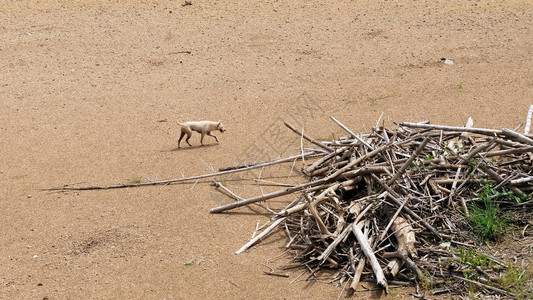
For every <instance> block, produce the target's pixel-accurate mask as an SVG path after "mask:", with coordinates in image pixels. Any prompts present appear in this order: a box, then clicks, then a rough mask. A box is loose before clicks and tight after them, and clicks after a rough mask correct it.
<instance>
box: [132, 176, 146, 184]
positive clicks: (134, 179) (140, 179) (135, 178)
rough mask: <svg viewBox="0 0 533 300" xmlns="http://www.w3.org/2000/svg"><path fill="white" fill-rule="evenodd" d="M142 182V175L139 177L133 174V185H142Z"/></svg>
mask: <svg viewBox="0 0 533 300" xmlns="http://www.w3.org/2000/svg"><path fill="white" fill-rule="evenodd" d="M142 180H143V177H142V175H139V174H133V175H132V176H131V182H133V183H141V181H142Z"/></svg>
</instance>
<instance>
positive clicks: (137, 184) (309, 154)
mask: <svg viewBox="0 0 533 300" xmlns="http://www.w3.org/2000/svg"><path fill="white" fill-rule="evenodd" d="M314 155H317V153H315V152H307V153H304V155H303V156H305V157H307V156H314ZM301 158H302V154H298V155H294V156H290V157H287V158H282V159H278V160H273V161H268V162H263V163H258V164H254V165H251V166H246V167H242V168H238V169H231V170H226V171H220V172H214V173H211V174H203V175H198V176H191V177H181V178H175V179H168V180H157V181H150V182H144V183H132V184H118V185H108V186H87V187H68V186H64V187H60V188H50V189H43V191H87V190H110V189H122V188H131V187H141V186H151V185H166V184H171V183H176V182H182V181H190V180H197V179H204V178H210V177H216V176H220V175H226V174H232V173H237V172H243V171H248V170H252V169H257V168H262V167H265V166H270V165H275V164H279V163H284V162H289V161H293V160H298V159H301Z"/></svg>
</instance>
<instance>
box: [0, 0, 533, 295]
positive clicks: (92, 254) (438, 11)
mask: <svg viewBox="0 0 533 300" xmlns="http://www.w3.org/2000/svg"><path fill="white" fill-rule="evenodd" d="M151 2H152V1H88V0H68V1H67V0H56V1H52V0H43V1H37V0H36V1H10V0H1V1H0V67H1V72H0V97H1V101H0V112H1V113H0V138H1V141H2V150H1V152H0V153H1V156H0V182H1V184H0V207H1V209H0V218H1V219H2V226H1V229H0V298H2V299H44V298H48V299H86V298H100V299H102V298H107V299H110V298H115V299H180V298H196V299H209V298H212V299H215V298H216V299H222V298H224V299H226V298H232V299H245V298H246V299H267V298H268V299H277V298H284V299H298V298H304V297H305V298H312V299H322V298H323V299H335V298H336V297H337V296H339V294H340V291H341V289H340V288H338V287H335V286H334V285H330V284H325V283H322V282H316V283H310V282H305V281H300V282H296V283H293V284H289V283H290V282H291V281H292V280H294V279H295V278H296V276H297V275H298V274H299V270H295V271H291V272H290V278H288V279H287V278H277V277H272V276H265V275H263V271H268V268H267V267H265V266H264V265H262V263H265V264H269V265H271V266H274V267H279V266H281V265H283V264H284V263H286V262H287V261H285V260H284V258H283V257H282V258H277V257H278V256H280V254H282V253H283V248H282V246H283V245H284V243H285V242H286V240H285V236H284V235H283V234H282V233H276V234H274V235H272V236H271V237H270V238H269V239H267V240H266V241H265V242H263V243H261V244H260V245H259V246H256V247H254V248H253V249H252V250H251V251H249V252H248V253H245V254H241V255H238V256H236V255H234V254H233V253H234V251H235V250H237V249H238V248H240V247H241V246H242V245H243V244H244V243H246V242H247V241H248V239H249V237H250V236H251V234H252V233H253V231H254V228H255V226H256V223H257V222H258V221H260V222H261V223H264V222H265V221H266V220H267V217H266V216H264V215H260V214H257V213H256V212H255V211H252V210H251V209H249V208H243V209H239V210H236V211H234V212H231V213H226V214H218V215H210V214H209V213H208V210H209V208H211V207H214V206H218V205H220V204H223V203H227V202H229V201H230V200H229V199H228V198H225V197H224V196H222V195H220V194H218V193H217V192H215V191H214V190H213V187H211V186H209V184H208V181H207V182H199V183H198V184H196V185H193V184H180V185H169V186H157V187H147V188H134V189H121V190H110V191H86V192H65V193H50V192H43V191H41V189H44V188H50V187H59V186H63V185H65V184H77V185H80V186H84V185H107V184H116V183H127V182H130V181H131V180H133V179H135V178H137V177H139V176H143V177H144V179H143V180H153V179H166V178H176V177H181V176H182V173H181V172H183V174H185V175H186V176H189V175H195V174H202V173H210V172H212V168H214V169H217V168H219V167H225V166H231V165H234V164H236V163H242V162H244V161H250V160H254V159H259V160H267V159H270V158H272V157H277V156H287V155H290V154H293V153H297V151H298V150H297V148H298V147H299V139H298V138H297V137H295V136H292V135H291V134H292V133H290V132H288V130H286V129H285V128H284V127H283V126H282V125H281V123H280V122H281V120H289V121H291V120H292V122H293V123H295V124H296V122H299V123H300V124H304V125H305V130H306V132H307V133H309V134H310V135H312V136H314V137H316V138H330V137H331V136H332V134H335V135H339V134H342V130H341V129H340V128H339V127H338V126H336V125H335V124H333V123H332V122H331V121H330V120H329V117H330V116H335V117H336V118H338V119H339V120H341V121H342V122H344V123H345V124H346V125H348V126H349V127H350V128H351V129H352V130H354V131H364V130H365V129H368V128H371V127H372V126H373V125H374V124H375V122H376V120H377V119H378V118H379V116H380V114H381V113H382V112H383V113H384V115H383V119H384V120H385V122H386V123H385V124H386V125H387V126H393V125H392V122H402V121H421V120H431V121H432V122H433V123H440V124H446V125H461V124H464V122H465V121H466V119H467V118H468V117H469V116H472V117H473V118H474V120H475V122H476V123H475V125H477V126H480V127H490V128H501V127H510V128H514V127H515V126H516V125H517V124H519V123H521V122H524V121H525V115H526V112H527V109H528V106H529V105H530V104H533V103H532V100H533V62H532V58H531V57H532V54H533V53H532V49H533V47H532V46H533V45H532V40H533V34H532V32H533V28H532V26H533V2H531V1H528V0H522V1H521V0H517V1H433V0H428V1H415V2H411V1H303V0H297V1H268V0H267V1H245V2H246V3H245V4H243V3H241V2H242V1H195V0H193V1H192V5H190V6H182V5H181V4H182V2H180V1H168V2H165V1H157V2H158V3H157V4H153V3H151ZM153 2H155V1H153ZM181 51H191V53H190V54H187V53H181ZM442 57H446V58H450V59H452V60H453V61H454V65H453V66H448V65H445V64H443V63H442V62H441V61H440V59H441V58H442ZM200 119H207V120H222V121H223V122H224V124H225V125H226V127H227V129H228V130H227V132H226V133H224V134H220V133H215V134H216V135H218V137H219V139H220V140H221V143H220V144H214V143H213V142H214V141H213V140H212V139H211V138H209V137H208V138H207V139H206V141H207V142H208V143H210V146H206V147H193V148H190V149H189V148H184V149H182V150H178V149H177V148H176V147H177V138H178V136H179V127H178V126H177V125H176V124H175V123H176V122H178V121H188V120H200ZM191 142H192V143H193V145H195V146H196V145H198V144H199V136H198V135H195V136H194V137H193V138H191ZM287 143H289V144H287ZM257 149H260V150H261V149H262V150H264V151H263V153H260V152H257V151H256V150H257ZM296 167H297V168H298V167H299V166H296ZM289 169H290V166H288V167H280V168H279V170H277V171H276V172H277V173H283V174H285V175H288V173H289V171H290V170H289ZM278 171H279V172H278ZM276 172H274V173H276ZM274 173H273V174H274ZM261 175H262V177H263V178H264V177H268V176H270V175H271V174H266V173H265V174H261ZM243 176H244V177H246V178H249V177H252V176H257V173H253V174H245V175H243ZM243 176H241V178H243ZM230 179H231V178H230ZM225 180H228V185H229V186H230V187H231V188H234V189H235V190H236V191H237V192H238V193H240V194H241V195H242V196H252V195H257V194H258V193H260V192H261V191H260V189H259V188H258V187H257V186H255V185H253V184H251V183H250V182H240V181H231V180H229V179H228V178H225ZM276 180H280V181H286V182H295V181H298V180H302V179H301V178H300V177H299V175H298V173H297V172H293V174H292V175H291V177H290V178H288V179H276ZM267 190H269V189H267V188H265V191H267ZM289 200H290V199H282V200H276V201H274V203H273V204H272V205H273V206H274V207H276V205H277V206H282V205H284V204H286V202H283V201H289ZM272 260H274V261H272ZM402 293H403V292H399V295H404V294H402ZM358 295H359V296H361V295H362V296H368V294H361V293H358ZM393 296H394V295H393Z"/></svg>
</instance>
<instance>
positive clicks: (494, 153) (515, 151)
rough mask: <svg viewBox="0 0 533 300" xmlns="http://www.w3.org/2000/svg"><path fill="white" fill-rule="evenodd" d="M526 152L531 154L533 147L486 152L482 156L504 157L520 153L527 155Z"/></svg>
mask: <svg viewBox="0 0 533 300" xmlns="http://www.w3.org/2000/svg"><path fill="white" fill-rule="evenodd" d="M527 152H533V146H525V147H521V148H512V149H505V150H498V151H492V152H487V153H485V154H484V156H485V157H494V156H504V155H511V154H522V153H527Z"/></svg>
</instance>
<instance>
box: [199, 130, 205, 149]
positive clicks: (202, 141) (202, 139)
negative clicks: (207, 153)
mask: <svg viewBox="0 0 533 300" xmlns="http://www.w3.org/2000/svg"><path fill="white" fill-rule="evenodd" d="M204 136H205V132H202V137H201V138H200V144H202V146H204Z"/></svg>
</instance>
